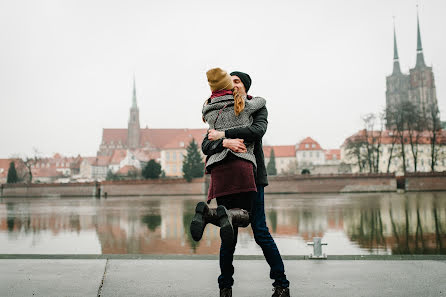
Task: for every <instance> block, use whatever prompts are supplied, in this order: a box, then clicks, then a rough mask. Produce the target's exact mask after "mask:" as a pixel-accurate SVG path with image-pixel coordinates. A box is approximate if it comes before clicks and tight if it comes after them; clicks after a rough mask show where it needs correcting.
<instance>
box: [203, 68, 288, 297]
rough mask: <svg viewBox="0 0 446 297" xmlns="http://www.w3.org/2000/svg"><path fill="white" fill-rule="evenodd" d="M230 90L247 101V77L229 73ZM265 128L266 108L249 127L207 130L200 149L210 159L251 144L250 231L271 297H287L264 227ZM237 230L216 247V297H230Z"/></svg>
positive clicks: (273, 247)
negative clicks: (266, 270) (252, 195)
mask: <svg viewBox="0 0 446 297" xmlns="http://www.w3.org/2000/svg"><path fill="white" fill-rule="evenodd" d="M231 78H232V82H233V84H234V88H235V89H236V90H237V91H238V92H239V93H241V94H242V95H244V96H245V97H246V98H247V100H249V99H250V98H251V96H248V95H247V93H248V91H249V88H250V87H251V82H252V81H251V77H250V76H249V75H248V74H246V73H243V72H239V71H234V72H231ZM267 126H268V111H267V109H266V107H263V108H261V109H259V110H258V111H257V112H255V113H254V114H253V123H252V125H251V126H249V127H244V128H234V129H229V130H226V131H216V130H209V131H208V133H207V134H206V136H205V138H204V139H203V143H202V146H201V149H202V151H203V153H204V154H205V155H208V156H209V155H213V154H215V153H218V152H221V151H222V150H224V149H225V148H228V149H230V150H232V151H234V152H245V151H246V146H245V145H244V142H245V141H246V142H254V155H255V157H256V162H257V172H256V186H257V196H256V199H255V201H253V206H252V213H251V217H250V221H251V227H252V230H253V233H254V239H255V241H256V243H257V244H258V245H259V246H260V247H261V248H262V251H263V254H264V256H265V259H266V261H267V262H268V264H269V266H270V268H271V270H270V278H271V279H274V283H273V286H274V294H273V297H279V296H280V297H288V296H290V292H289V281H288V280H287V278H286V276H285V268H284V265H283V261H282V257H281V256H280V253H279V250H278V249H277V246H276V243H275V242H274V239H273V238H272V236H271V234H270V233H269V230H268V227H267V226H266V217H265V203H264V187H266V186H267V185H268V179H267V174H266V167H265V158H264V156H263V148H262V137H263V135H264V134H265V132H266V128H267ZM237 234H238V232H237V228H234V243H233V245H232V246H230V247H227V246H223V245H222V246H221V247H220V270H221V275H220V276H219V277H218V284H219V287H220V296H225V297H226V296H229V297H230V296H232V289H231V288H232V285H233V284H234V279H233V278H232V276H233V274H234V266H233V265H232V262H233V259H234V251H235V246H236V244H237Z"/></svg>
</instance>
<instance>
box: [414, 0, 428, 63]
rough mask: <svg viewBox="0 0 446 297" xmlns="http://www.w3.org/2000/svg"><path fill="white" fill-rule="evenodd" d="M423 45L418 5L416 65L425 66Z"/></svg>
mask: <svg viewBox="0 0 446 297" xmlns="http://www.w3.org/2000/svg"><path fill="white" fill-rule="evenodd" d="M425 66H426V64H425V63H424V54H423V46H422V45H421V33H420V18H419V17H418V6H417V64H416V67H425Z"/></svg>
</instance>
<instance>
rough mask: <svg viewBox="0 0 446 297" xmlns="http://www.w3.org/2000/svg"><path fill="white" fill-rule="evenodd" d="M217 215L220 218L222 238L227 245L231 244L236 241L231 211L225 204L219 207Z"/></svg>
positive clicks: (222, 241)
mask: <svg viewBox="0 0 446 297" xmlns="http://www.w3.org/2000/svg"><path fill="white" fill-rule="evenodd" d="M217 215H218V218H219V220H220V238H221V243H222V244H223V245H225V246H231V245H232V243H233V242H234V227H233V226H232V216H231V213H230V212H229V211H228V210H227V209H226V207H224V206H223V205H219V206H218V207H217Z"/></svg>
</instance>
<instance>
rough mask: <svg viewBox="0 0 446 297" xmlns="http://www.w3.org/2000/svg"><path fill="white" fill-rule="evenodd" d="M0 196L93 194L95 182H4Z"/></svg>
mask: <svg viewBox="0 0 446 297" xmlns="http://www.w3.org/2000/svg"><path fill="white" fill-rule="evenodd" d="M2 187H3V188H2V190H1V193H0V194H1V196H2V197H45V196H65V197H68V196H94V194H95V189H96V185H95V183H73V184H30V185H27V184H13V185H10V184H4V185H2Z"/></svg>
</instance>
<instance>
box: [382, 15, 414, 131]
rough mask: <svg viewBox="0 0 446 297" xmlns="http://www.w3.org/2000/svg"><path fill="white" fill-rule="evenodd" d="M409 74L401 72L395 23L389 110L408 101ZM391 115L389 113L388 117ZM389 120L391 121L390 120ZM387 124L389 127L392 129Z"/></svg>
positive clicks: (388, 80) (388, 94)
mask: <svg viewBox="0 0 446 297" xmlns="http://www.w3.org/2000/svg"><path fill="white" fill-rule="evenodd" d="M408 91H409V75H406V74H403V73H402V72H401V67H400V60H399V57H398V46H397V42H396V31H395V24H394V25H393V71H392V74H391V75H389V76H387V77H386V107H387V109H386V110H387V111H388V110H389V109H391V108H392V106H395V105H397V104H398V103H399V102H404V101H407V100H408V98H409V93H408ZM389 118H390V115H389V114H387V119H389ZM388 122H390V121H389V120H388ZM390 128H391V127H390V125H389V124H387V129H390Z"/></svg>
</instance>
